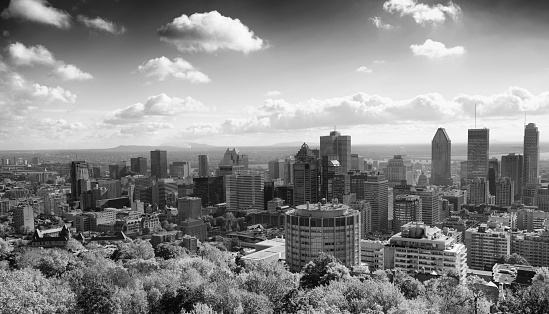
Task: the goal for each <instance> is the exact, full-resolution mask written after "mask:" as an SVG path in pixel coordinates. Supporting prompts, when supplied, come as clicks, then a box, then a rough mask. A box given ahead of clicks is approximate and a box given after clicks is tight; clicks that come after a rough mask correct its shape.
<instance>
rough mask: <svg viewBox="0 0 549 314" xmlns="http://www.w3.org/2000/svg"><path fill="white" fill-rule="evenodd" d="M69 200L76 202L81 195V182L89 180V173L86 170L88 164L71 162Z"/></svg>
mask: <svg viewBox="0 0 549 314" xmlns="http://www.w3.org/2000/svg"><path fill="white" fill-rule="evenodd" d="M70 175H71V199H72V200H78V199H79V198H80V194H81V193H82V189H81V184H80V182H81V180H88V179H89V178H90V173H89V169H88V164H87V163H86V162H85V161H73V162H71V169H70Z"/></svg>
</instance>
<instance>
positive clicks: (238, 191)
mask: <svg viewBox="0 0 549 314" xmlns="http://www.w3.org/2000/svg"><path fill="white" fill-rule="evenodd" d="M263 184H264V180H263V175H262V174H260V173H258V172H253V171H242V172H240V173H239V174H232V175H227V176H225V177H224V185H225V201H226V202H227V210H230V211H235V210H249V209H254V210H263V188H264V185H263Z"/></svg>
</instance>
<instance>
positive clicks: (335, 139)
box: [320, 131, 351, 173]
mask: <svg viewBox="0 0 549 314" xmlns="http://www.w3.org/2000/svg"><path fill="white" fill-rule="evenodd" d="M333 155H337V156H338V158H337V160H338V161H339V163H340V164H341V169H342V171H343V173H347V172H348V171H349V170H351V136H349V135H341V133H339V132H338V131H332V132H330V135H329V136H321V137H320V158H322V156H333Z"/></svg>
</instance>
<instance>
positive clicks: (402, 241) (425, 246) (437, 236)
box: [384, 222, 467, 279]
mask: <svg viewBox="0 0 549 314" xmlns="http://www.w3.org/2000/svg"><path fill="white" fill-rule="evenodd" d="M460 234H461V233H460V232H458V231H457V230H455V229H450V228H444V230H441V229H439V228H437V227H430V226H429V225H427V224H424V223H421V222H410V223H408V224H406V225H403V226H402V227H401V230H400V232H399V233H397V234H395V235H394V236H392V237H391V238H390V239H389V245H387V246H385V252H384V259H385V260H386V261H388V265H386V267H385V268H386V269H399V270H402V271H404V272H407V273H409V274H417V273H424V274H440V273H443V272H448V271H455V272H457V273H458V274H459V277H460V278H462V279H463V278H465V276H466V275H467V249H466V248H465V245H463V243H459V241H458V238H459V235H460Z"/></svg>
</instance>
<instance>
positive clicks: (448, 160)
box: [431, 128, 452, 185]
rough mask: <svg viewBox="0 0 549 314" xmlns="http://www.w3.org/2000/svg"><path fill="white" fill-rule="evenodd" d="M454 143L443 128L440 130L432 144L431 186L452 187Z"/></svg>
mask: <svg viewBox="0 0 549 314" xmlns="http://www.w3.org/2000/svg"><path fill="white" fill-rule="evenodd" d="M451 164H452V141H451V140H450V137H449V136H448V134H447V133H446V130H445V129H443V128H438V130H437V132H436V133H435V136H434V137H433V141H432V142H431V184H433V185H452V173H451V171H450V170H451Z"/></svg>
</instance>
